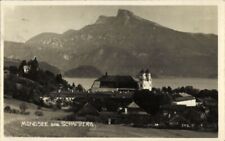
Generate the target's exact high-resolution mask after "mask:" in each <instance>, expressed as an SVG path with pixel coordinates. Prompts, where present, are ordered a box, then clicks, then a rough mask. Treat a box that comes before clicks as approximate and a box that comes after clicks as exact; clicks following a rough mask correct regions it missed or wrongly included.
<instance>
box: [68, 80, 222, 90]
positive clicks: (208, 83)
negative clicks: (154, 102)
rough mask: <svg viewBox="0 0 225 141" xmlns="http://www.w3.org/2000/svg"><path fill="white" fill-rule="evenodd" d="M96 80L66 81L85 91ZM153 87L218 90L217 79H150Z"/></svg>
mask: <svg viewBox="0 0 225 141" xmlns="http://www.w3.org/2000/svg"><path fill="white" fill-rule="evenodd" d="M96 79H97V78H68V77H66V78H65V80H67V81H68V82H69V83H70V84H72V83H73V82H74V83H75V85H78V84H81V85H82V86H83V87H84V88H85V89H86V90H87V89H90V88H91V86H92V84H93V82H94V80H96ZM152 82H153V87H156V88H162V87H168V86H170V87H171V88H177V87H182V86H193V87H194V88H197V89H201V90H202V89H209V90H211V89H216V90H217V89H218V81H217V79H208V78H157V79H152Z"/></svg>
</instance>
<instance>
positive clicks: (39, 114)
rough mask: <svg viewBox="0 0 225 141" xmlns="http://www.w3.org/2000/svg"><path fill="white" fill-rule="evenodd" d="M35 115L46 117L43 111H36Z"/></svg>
mask: <svg viewBox="0 0 225 141" xmlns="http://www.w3.org/2000/svg"><path fill="white" fill-rule="evenodd" d="M34 114H35V115H36V116H43V115H44V113H43V112H42V111H40V110H38V111H35V113H34Z"/></svg>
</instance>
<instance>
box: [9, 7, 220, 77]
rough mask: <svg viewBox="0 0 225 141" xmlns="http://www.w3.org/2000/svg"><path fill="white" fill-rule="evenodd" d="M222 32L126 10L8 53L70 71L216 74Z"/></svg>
mask: <svg viewBox="0 0 225 141" xmlns="http://www.w3.org/2000/svg"><path fill="white" fill-rule="evenodd" d="M190 26H191V25H190ZM217 40H218V37H217V35H213V34H202V33H187V32H180V31H176V30H174V29H169V28H167V27H164V26H162V25H160V24H158V23H155V22H152V21H149V20H146V19H143V18H141V17H139V16H136V15H135V14H134V13H132V12H130V11H128V10H123V9H120V10H118V13H117V15H116V16H112V17H107V16H99V18H98V19H97V20H96V22H95V23H94V24H91V25H87V26H85V27H84V28H82V29H80V30H68V31H66V32H64V33H62V34H56V33H42V34H39V35H37V36H34V37H32V38H31V39H29V40H28V41H27V42H25V43H24V44H23V45H20V44H18V45H12V43H10V42H6V43H5V56H6V57H11V58H19V59H23V58H27V57H31V56H34V55H35V56H37V57H38V58H40V59H41V60H43V61H46V62H48V63H50V64H52V65H54V66H57V67H59V68H60V69H61V70H63V71H66V70H69V69H72V68H76V67H79V66H82V65H87V66H94V67H96V68H98V69H99V70H100V71H101V72H106V71H107V72H108V73H110V74H130V75H136V74H137V73H138V72H139V71H140V69H142V68H149V69H150V71H151V73H153V74H154V75H157V76H176V77H212V76H214V77H216V76H217V55H218V54H217V51H218V48H217V44H218V42H217Z"/></svg>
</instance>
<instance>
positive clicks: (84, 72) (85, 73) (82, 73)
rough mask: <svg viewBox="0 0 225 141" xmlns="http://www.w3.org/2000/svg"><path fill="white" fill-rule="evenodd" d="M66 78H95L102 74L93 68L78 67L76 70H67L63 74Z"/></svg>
mask: <svg viewBox="0 0 225 141" xmlns="http://www.w3.org/2000/svg"><path fill="white" fill-rule="evenodd" d="M64 75H65V76H66V77H86V78H92V77H94V78H96V77H99V76H101V75H102V73H101V72H100V71H99V70H98V69H97V68H95V67H93V66H79V67H77V68H74V69H71V70H68V71H66V72H65V73H64Z"/></svg>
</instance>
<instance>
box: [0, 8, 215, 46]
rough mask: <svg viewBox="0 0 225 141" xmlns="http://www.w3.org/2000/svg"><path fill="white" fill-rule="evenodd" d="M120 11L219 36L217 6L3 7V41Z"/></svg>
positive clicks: (80, 24) (75, 25)
mask: <svg viewBox="0 0 225 141" xmlns="http://www.w3.org/2000/svg"><path fill="white" fill-rule="evenodd" d="M118 9H126V10H129V11H132V12H133V13H134V14H135V15H137V16H140V17H142V18H145V19H147V20H150V21H154V22H156V23H158V24H161V25H163V26H166V27H169V28H172V29H175V30H178V31H184V32H194V33H210V34H211V33H213V34H217V26H218V24H217V21H218V20H217V7H216V6H12V5H10V6H4V8H3V15H4V19H3V25H4V39H5V40H8V41H16V42H25V41H27V40H28V39H30V38H31V37H33V36H35V35H37V34H40V33H42V32H54V33H63V32H65V31H67V30H69V29H81V28H83V27H84V26H86V25H89V24H93V23H95V21H96V20H97V19H98V17H99V16H100V15H105V16H116V14H117V11H118Z"/></svg>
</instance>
